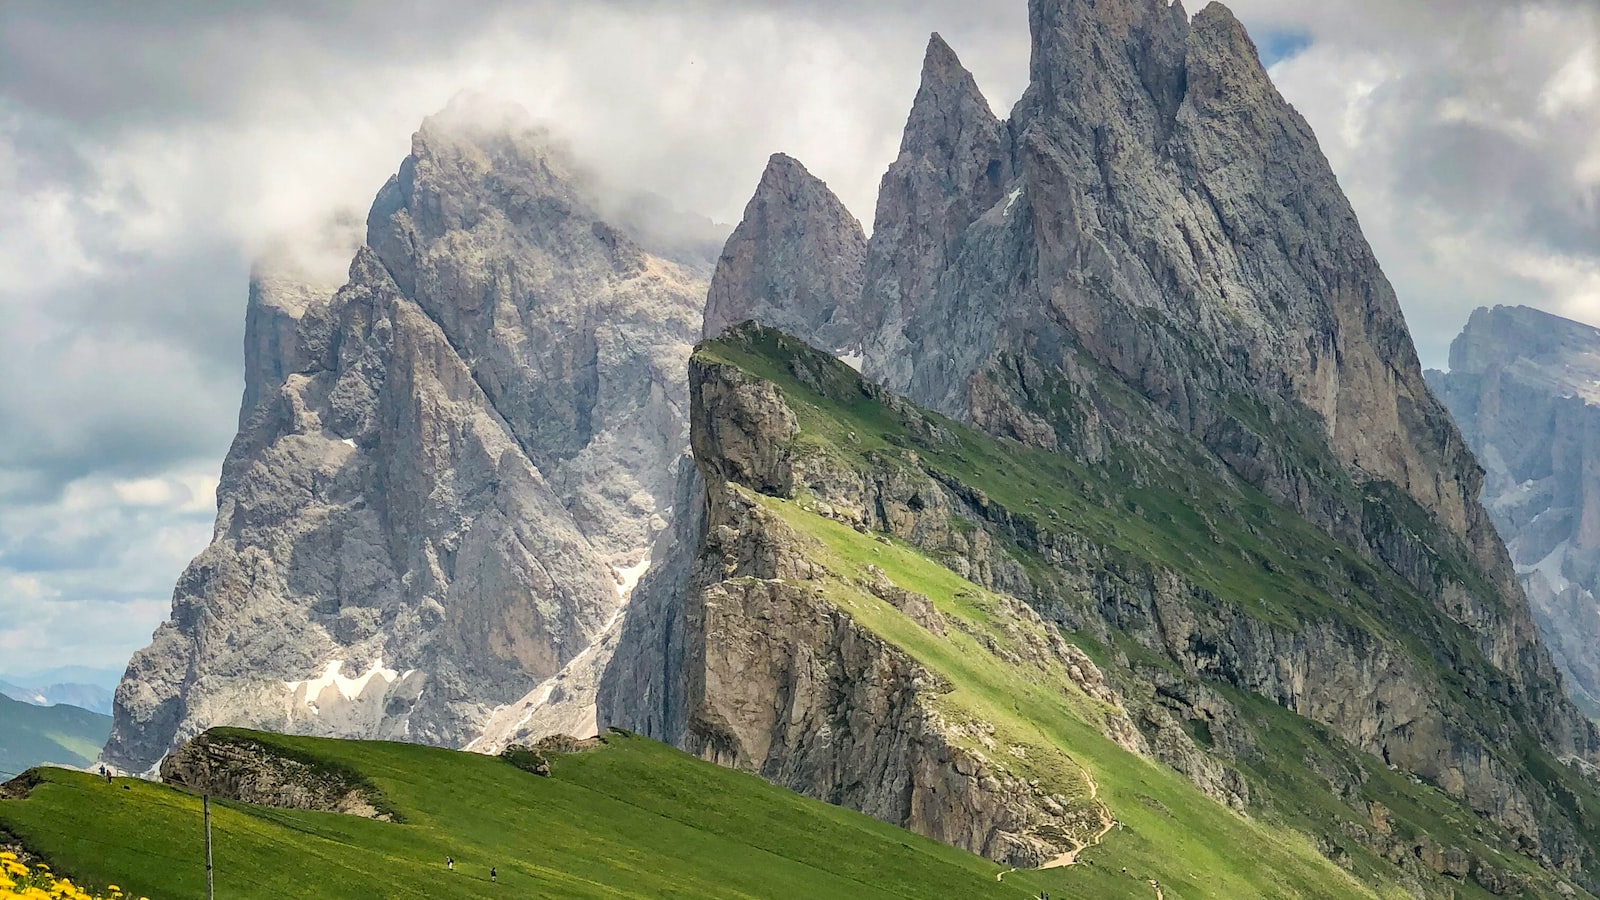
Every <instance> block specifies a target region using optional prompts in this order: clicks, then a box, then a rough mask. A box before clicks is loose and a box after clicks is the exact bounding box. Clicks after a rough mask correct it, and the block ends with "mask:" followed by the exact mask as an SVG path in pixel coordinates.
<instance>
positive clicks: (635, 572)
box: [601, 553, 650, 634]
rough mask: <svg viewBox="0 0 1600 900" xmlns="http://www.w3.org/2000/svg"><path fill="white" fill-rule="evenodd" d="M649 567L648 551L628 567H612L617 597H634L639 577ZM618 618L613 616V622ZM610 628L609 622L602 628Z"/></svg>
mask: <svg viewBox="0 0 1600 900" xmlns="http://www.w3.org/2000/svg"><path fill="white" fill-rule="evenodd" d="M649 569H650V554H648V553H646V554H645V555H644V559H641V560H639V561H638V562H637V563H635V564H634V565H631V566H629V567H627V568H626V569H618V568H612V570H611V572H612V574H614V575H615V576H616V578H617V598H618V599H620V600H626V599H628V598H629V597H632V596H633V589H634V588H636V587H638V586H639V579H640V578H643V577H644V573H645V572H647V571H648V570H649ZM618 615H621V611H620V610H619V611H618ZM616 620H617V618H616V616H612V617H611V621H612V622H615V621H616ZM610 628H611V625H610V624H607V625H606V627H605V628H604V629H602V630H601V633H602V634H603V633H605V631H607V630H610Z"/></svg>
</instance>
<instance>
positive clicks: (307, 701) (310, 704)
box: [283, 658, 411, 715]
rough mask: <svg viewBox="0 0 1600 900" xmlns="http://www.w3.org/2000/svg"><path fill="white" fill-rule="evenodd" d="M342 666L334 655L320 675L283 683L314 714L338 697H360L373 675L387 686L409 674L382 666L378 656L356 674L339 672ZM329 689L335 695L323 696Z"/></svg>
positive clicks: (347, 698) (350, 699)
mask: <svg viewBox="0 0 1600 900" xmlns="http://www.w3.org/2000/svg"><path fill="white" fill-rule="evenodd" d="M343 669H344V660H342V659H335V660H332V661H330V662H329V663H328V665H327V667H326V668H324V669H323V670H322V674H321V675H319V676H317V677H315V678H308V679H306V680H305V681H285V682H284V683H283V686H284V687H286V688H288V689H289V693H290V695H291V696H292V697H293V702H294V704H296V705H298V706H304V707H306V708H307V709H309V710H311V712H312V714H313V715H321V714H322V707H323V706H326V705H328V704H329V703H330V702H332V701H334V700H335V699H337V698H343V699H344V700H345V701H347V702H348V701H353V700H356V699H359V698H360V697H361V695H362V694H364V693H366V690H367V686H368V685H370V684H372V681H373V679H378V680H379V681H381V682H383V689H384V690H388V688H389V685H391V684H394V683H395V682H396V681H399V680H400V679H401V678H405V677H410V675H411V673H410V672H406V673H405V675H401V674H400V673H399V672H397V671H395V670H394V669H386V668H384V666H383V660H382V659H381V658H380V659H378V660H377V661H375V662H374V663H373V664H372V668H370V669H368V670H367V671H366V672H364V673H362V674H361V675H358V676H356V677H355V678H346V677H345V676H344V675H342V674H340V673H341V672H342V671H343ZM329 689H332V690H333V691H334V692H335V694H336V695H337V696H336V697H327V696H325V694H326V692H327V691H328V690H329Z"/></svg>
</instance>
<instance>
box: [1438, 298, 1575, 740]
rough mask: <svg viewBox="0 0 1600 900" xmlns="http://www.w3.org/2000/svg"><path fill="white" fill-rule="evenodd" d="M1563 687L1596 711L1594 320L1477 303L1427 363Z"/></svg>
mask: <svg viewBox="0 0 1600 900" xmlns="http://www.w3.org/2000/svg"><path fill="white" fill-rule="evenodd" d="M1428 379H1429V382H1430V383H1431V384H1432V385H1433V388H1434V390H1435V391H1437V392H1438V394H1439V397H1440V399H1442V400H1443V401H1444V402H1445V403H1446V404H1448V405H1449V407H1450V411H1451V413H1452V414H1453V415H1454V416H1455V418H1456V422H1457V424H1459V425H1460V426H1461V432H1462V434H1463V435H1465V436H1466V439H1467V442H1468V443H1469V444H1471V445H1472V448H1473V450H1474V452H1476V453H1477V455H1478V459H1479V460H1480V461H1481V462H1482V463H1483V467H1484V470H1485V473H1486V475H1485V481H1484V502H1485V504H1486V505H1487V506H1488V508H1489V515H1490V516H1491V517H1492V518H1493V519H1494V523H1495V527H1496V528H1498V529H1499V531H1500V535H1501V537H1503V538H1504V539H1505V541H1506V545H1507V548H1508V549H1509V550H1510V551H1511V558H1512V561H1513V562H1514V563H1515V564H1516V567H1517V573H1518V575H1519V576H1520V577H1521V580H1522V584H1523V587H1524V588H1525V589H1526V591H1527V594H1528V599H1529V601H1531V603H1532V604H1533V612H1534V616H1535V617H1536V618H1537V619H1538V623H1539V629H1540V631H1541V632H1542V633H1543V635H1544V640H1545V643H1546V644H1548V645H1549V646H1550V648H1551V652H1552V653H1553V655H1554V656H1555V658H1556V662H1557V664H1558V665H1559V666H1560V667H1561V669H1562V672H1563V673H1564V674H1565V675H1566V679H1567V688H1568V690H1569V691H1570V692H1571V693H1572V695H1573V697H1574V698H1576V699H1577V700H1579V701H1580V703H1581V704H1582V705H1584V706H1585V708H1586V709H1587V710H1588V711H1589V712H1590V713H1591V714H1592V715H1600V601H1597V600H1596V596H1597V595H1600V329H1595V328H1591V327H1589V326H1587V325H1582V324H1579V323H1577V322H1572V321H1569V320H1567V319H1562V318H1559V317H1557V316H1552V315H1550V314H1548V313H1544V312H1540V311H1539V310H1535V309H1530V308H1528V307H1522V306H1518V307H1507V306H1497V307H1495V308H1493V309H1479V310H1477V311H1476V312H1474V313H1473V314H1472V318H1471V319H1470V320H1469V321H1468V322H1467V327H1466V329H1465V330H1464V331H1462V332H1461V336H1460V337H1458V338H1456V340H1455V343H1453V344H1451V346H1450V371H1449V372H1436V371H1434V372H1429V373H1428Z"/></svg>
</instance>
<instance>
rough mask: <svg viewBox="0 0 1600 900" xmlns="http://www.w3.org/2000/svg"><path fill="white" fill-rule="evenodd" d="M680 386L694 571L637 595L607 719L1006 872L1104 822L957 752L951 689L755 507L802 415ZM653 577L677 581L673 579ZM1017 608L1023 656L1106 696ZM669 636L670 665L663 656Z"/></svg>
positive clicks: (781, 477)
mask: <svg viewBox="0 0 1600 900" xmlns="http://www.w3.org/2000/svg"><path fill="white" fill-rule="evenodd" d="M834 365H838V364H837V363H834ZM690 382H691V389H692V395H693V397H694V403H693V406H692V409H693V422H694V427H693V437H692V446H693V447H694V450H695V461H696V463H697V464H698V469H699V473H700V478H699V485H701V491H702V493H701V496H702V498H703V502H702V505H701V506H700V507H698V508H694V507H691V513H690V516H691V519H692V520H693V521H694V522H696V523H698V529H697V530H696V531H694V532H693V534H694V540H693V545H692V548H691V547H690V546H688V545H684V546H682V547H680V550H679V552H680V553H683V552H684V551H688V552H687V554H686V555H687V557H688V558H689V559H691V560H692V562H690V564H689V565H688V566H687V567H686V568H685V569H682V570H680V572H679V574H678V576H677V579H676V589H675V590H674V589H667V590H652V589H651V587H650V585H649V584H641V586H640V593H639V594H638V595H637V597H636V600H635V602H634V605H633V606H632V608H631V609H630V611H629V620H630V623H634V622H637V623H638V625H637V630H636V631H634V632H632V633H631V634H630V633H627V632H625V634H624V636H623V638H622V643H621V645H620V646H619V649H618V654H617V656H616V657H615V659H616V662H614V663H613V666H612V668H611V669H609V670H608V672H607V675H606V680H607V682H608V684H607V686H606V688H604V689H603V690H602V704H601V711H602V717H603V718H604V719H605V720H606V722H607V723H608V724H612V725H618V726H622V727H632V728H638V729H641V730H643V731H644V732H645V733H647V734H654V735H658V736H664V737H669V738H671V739H672V740H674V742H676V743H678V744H679V745H680V746H682V747H683V748H684V749H686V750H688V751H689V752H691V753H695V754H697V755H699V756H701V757H703V758H705V759H708V760H711V761H713V762H717V763H719V764H722V765H726V766H730V767H734V768H739V769H744V770H746V771H750V772H754V773H756V774H759V775H761V776H762V777H764V778H766V779H768V780H770V781H773V782H776V783H778V784H782V785H785V786H788V787H790V788H792V789H794V790H796V791H799V792H801V793H804V794H806V795H808V796H812V797H816V798H818V799H822V800H826V801H828V802H831V803H836V804H840V805H844V806H848V807H850V808H853V809H857V810H860V811H862V812H865V813H868V814H869V815H873V816H876V817H878V818H881V819H884V820H885V821H889V822H893V823H896V824H899V825H902V826H904V827H906V828H909V829H911V830H913V831H916V832H918V833H920V834H924V835H928V836H930V837H933V838H936V839H938V840H942V841H945V842H947V843H951V844H954V845H955V846H959V847H964V848H966V849H969V850H971V851H973V852H975V853H982V854H984V855H987V856H989V857H990V858H993V859H996V860H999V861H1002V862H1006V863H1008V864H1011V865H1017V866H1035V865H1039V864H1042V863H1044V862H1046V861H1047V860H1050V859H1053V858H1055V857H1057V856H1059V855H1061V854H1062V853H1065V852H1068V851H1069V850H1071V849H1073V848H1074V847H1075V846H1081V843H1082V842H1085V841H1086V839H1087V837H1089V836H1090V835H1092V833H1093V832H1094V831H1095V830H1096V829H1098V828H1100V827H1103V824H1102V823H1103V821H1104V813H1103V811H1102V810H1101V809H1100V807H1098V806H1095V805H1093V804H1092V803H1091V804H1088V805H1085V804H1084V803H1082V802H1072V801H1068V800H1067V799H1066V798H1065V797H1061V796H1056V795H1053V794H1052V793H1050V792H1049V791H1047V790H1044V789H1041V788H1039V787H1038V786H1037V783H1036V782H1035V783H1033V784H1030V783H1029V782H1028V781H1026V780H1024V779H1021V778H1018V777H1016V776H1013V775H1009V774H1006V773H1005V772H1003V771H1000V770H997V769H995V768H994V767H992V766H991V765H990V764H988V763H986V762H985V761H984V760H983V759H982V758H981V756H978V755H974V754H973V753H972V752H970V751H969V750H966V749H963V747H964V746H965V745H966V744H967V743H970V742H971V735H967V734H966V733H965V731H964V729H966V728H967V727H968V726H967V725H964V724H962V723H957V722H952V721H950V720H948V719H947V718H946V717H945V716H944V715H943V714H941V713H940V712H939V711H938V709H937V704H936V700H937V698H938V697H939V696H940V695H942V694H944V693H947V692H948V691H949V690H950V687H949V685H948V684H947V683H946V682H944V680H943V679H942V678H941V677H940V676H938V675H937V674H935V673H933V672H931V671H930V670H928V669H927V668H925V667H924V666H922V665H920V664H918V663H917V662H916V661H915V660H913V659H912V658H911V657H910V656H908V655H907V654H906V653H905V652H904V651H903V650H901V649H899V648H898V647H896V646H894V645H893V644H891V643H889V642H887V641H885V640H884V639H882V638H880V637H878V636H877V635H875V634H873V633H872V632H871V631H870V630H868V629H867V628H865V627H863V626H861V625H860V624H859V623H857V622H856V621H854V620H853V619H852V617H851V616H850V615H849V614H848V613H847V612H846V611H845V610H844V609H843V608H841V607H840V606H839V605H838V604H837V603H834V602H832V601H830V600H828V599H826V598H825V597H824V596H823V594H824V592H825V590H827V589H830V588H829V587H828V584H829V582H828V579H829V578H830V577H831V575H830V573H828V572H827V570H825V569H823V568H822V567H820V566H818V565H817V564H816V563H814V562H813V561H812V560H810V559H809V558H808V554H807V551H806V550H805V549H804V546H803V544H802V543H801V541H800V540H799V539H798V538H797V537H796V536H795V535H794V534H793V533H792V532H790V531H789V529H788V528H787V527H786V526H784V525H783V524H782V523H781V522H779V521H777V520H776V519H775V518H773V517H772V516H771V515H770V514H768V513H765V512H763V511H762V510H761V509H760V508H759V505H758V504H757V503H756V502H755V501H754V500H753V499H752V498H753V496H754V495H755V494H760V493H766V494H770V495H773V496H789V495H790V494H791V493H792V492H793V490H794V488H795V483H794V482H793V481H792V480H791V478H790V476H792V475H794V474H795V473H796V472H797V467H796V466H795V465H794V463H795V459H794V457H793V454H792V447H791V441H792V438H793V437H794V435H795V433H796V426H795V424H794V423H795V413H794V412H793V411H792V410H791V409H790V408H789V407H788V406H787V404H786V403H785V401H784V399H783V398H782V396H781V395H780V394H779V393H778V392H777V391H776V390H775V389H774V387H773V385H772V384H771V383H769V382H766V381H762V380H760V379H756V378H753V377H751V376H749V375H747V374H745V373H743V372H741V371H740V370H739V369H738V368H737V367H735V366H732V365H727V364H719V363H715V362H711V361H703V360H700V359H698V358H697V359H696V360H695V361H694V362H693V363H692V365H691V369H690ZM659 577H661V578H662V579H663V582H664V584H663V587H669V588H670V583H671V582H673V581H674V579H672V578H670V577H669V573H668V570H666V569H663V570H662V572H661V575H660V576H659ZM862 587H863V588H865V589H866V590H869V591H871V592H873V593H875V594H876V595H877V596H880V597H882V598H884V599H885V600H886V602H888V603H890V604H891V605H892V606H894V607H895V608H897V609H899V610H901V611H902V612H904V613H905V614H906V615H907V616H908V617H909V618H911V619H912V620H913V621H915V622H917V623H919V624H921V625H922V626H923V627H925V628H928V629H930V630H933V631H935V632H936V633H943V631H944V630H945V629H946V628H947V627H949V626H947V625H946V624H945V622H944V621H943V617H942V616H941V615H940V613H939V612H938V611H937V609H935V608H934V606H933V604H932V602H931V601H930V600H929V599H928V598H927V597H925V596H922V595H919V594H916V593H915V592H913V591H908V590H906V589H904V588H901V587H900V586H898V585H896V584H894V583H893V582H892V581H891V580H890V579H888V578H887V576H886V575H885V574H884V573H883V572H882V571H881V570H879V571H877V572H876V578H874V579H873V580H871V581H870V582H868V583H865V584H863V585H862ZM1010 610H1011V612H1010V616H1011V617H1014V618H1015V621H1016V623H1017V624H1015V625H1013V626H1011V627H1012V628H1014V629H1015V631H1016V633H1017V635H1019V636H1021V635H1023V634H1026V635H1028V636H1029V637H1030V638H1032V639H1033V642H1034V643H1035V644H1037V646H1034V647H1033V648H1032V649H1030V650H1025V651H1024V652H1029V653H1038V654H1041V655H1048V654H1055V653H1059V654H1060V657H1059V660H1060V661H1064V662H1063V663H1062V664H1064V665H1069V666H1072V667H1073V668H1072V670H1073V672H1075V673H1076V674H1075V676H1074V677H1076V678H1079V679H1081V680H1082V684H1083V686H1084V689H1085V690H1086V691H1093V692H1096V693H1097V694H1098V696H1100V697H1101V698H1103V702H1114V701H1115V700H1116V697H1115V692H1114V691H1112V690H1111V689H1110V688H1109V687H1108V686H1107V685H1106V683H1105V682H1104V680H1103V679H1102V678H1101V677H1100V673H1099V672H1098V670H1097V669H1095V667H1094V665H1093V663H1091V662H1090V661H1089V660H1088V659H1087V658H1085V657H1083V656H1082V654H1081V653H1076V654H1075V653H1074V652H1073V651H1072V650H1070V649H1069V648H1067V647H1066V646H1065V645H1064V644H1062V643H1061V642H1060V640H1059V638H1056V639H1055V642H1054V644H1050V643H1049V642H1048V641H1047V639H1045V638H1043V637H1040V636H1042V635H1045V634H1048V633H1049V630H1048V629H1047V628H1046V627H1045V626H1044V624H1043V622H1042V621H1040V620H1039V619H1038V617H1037V615H1036V614H1034V613H1033V611H1032V610H1031V609H1028V608H1027V607H1026V606H1024V605H1022V604H1016V605H1015V606H1014V607H1011V608H1010ZM1005 621H1007V622H1010V621H1012V619H1011V618H1007V619H1005ZM668 622H672V623H673V627H672V630H670V631H666V630H665V629H666V628H667V627H668V626H667V623H668ZM1030 623H1031V624H1030ZM663 637H666V638H667V640H666V642H665V643H667V644H668V645H669V646H670V647H671V649H672V650H674V651H676V655H675V656H672V657H670V658H666V659H664V658H663V655H662V653H661V649H662V645H661V642H662V640H663ZM674 642H675V643H674ZM1016 645H1017V646H1019V647H1024V648H1026V647H1028V646H1029V644H1028V642H1027V641H1026V640H1022V639H1021V638H1020V637H1019V640H1018V641H1017V644H1016ZM1052 658H1055V657H1052ZM624 660H626V661H628V662H627V663H626V664H622V663H623V661H624ZM1019 664H1020V660H1019ZM1093 695H1094V694H1091V696H1093ZM1121 724H1122V726H1123V727H1122V729H1121V730H1122V734H1123V736H1124V737H1127V738H1128V739H1130V740H1137V730H1136V729H1135V728H1134V727H1133V726H1132V724H1131V723H1129V722H1127V721H1126V720H1125V719H1124V720H1123V721H1122V723H1121Z"/></svg>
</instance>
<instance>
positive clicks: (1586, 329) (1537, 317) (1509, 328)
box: [1450, 306, 1600, 377]
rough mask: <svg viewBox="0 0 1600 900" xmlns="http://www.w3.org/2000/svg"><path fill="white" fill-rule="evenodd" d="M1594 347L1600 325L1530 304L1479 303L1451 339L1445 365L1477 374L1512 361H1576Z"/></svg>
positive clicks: (1590, 353)
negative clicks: (1562, 315)
mask: <svg viewBox="0 0 1600 900" xmlns="http://www.w3.org/2000/svg"><path fill="white" fill-rule="evenodd" d="M1597 352H1600V328H1595V327H1593V326H1590V325H1585V324H1583V323H1581V322H1574V321H1572V320H1571V319H1564V318H1562V317H1560V316H1556V315H1552V314H1550V313H1547V312H1545V311H1543V310H1539V309H1534V308H1533V307H1531V306H1496V307H1493V308H1490V307H1480V308H1479V309H1477V310H1475V311H1473V313H1472V316H1471V318H1469V319H1468V320H1467V326H1466V328H1464V329H1463V330H1462V332H1461V334H1459V335H1457V336H1456V339H1455V340H1454V341H1452V342H1451V344H1450V371H1451V372H1452V373H1455V374H1468V375H1481V374H1483V373H1485V372H1487V371H1488V370H1489V369H1491V368H1493V367H1494V366H1497V365H1506V364H1510V363H1516V362H1524V363H1535V362H1537V363H1558V362H1563V363H1566V362H1570V363H1578V362H1582V361H1585V360H1588V359H1590V358H1591V357H1593V356H1594V355H1595V354H1596V353H1597ZM1593 367H1594V366H1592V365H1588V366H1584V367H1583V368H1586V369H1588V368H1593ZM1558 377H1559V376H1558Z"/></svg>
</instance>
